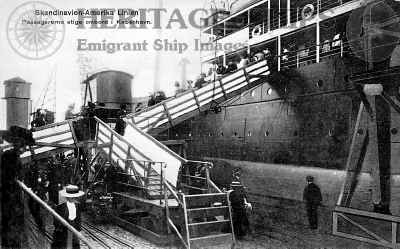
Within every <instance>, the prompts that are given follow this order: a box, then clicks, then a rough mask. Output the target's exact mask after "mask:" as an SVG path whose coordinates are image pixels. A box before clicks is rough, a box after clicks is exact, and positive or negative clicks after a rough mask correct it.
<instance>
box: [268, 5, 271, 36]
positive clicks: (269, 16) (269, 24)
mask: <svg viewBox="0 0 400 249" xmlns="http://www.w3.org/2000/svg"><path fill="white" fill-rule="evenodd" d="M267 18H268V19H267V21H268V27H267V29H268V32H270V31H271V0H269V1H268V16H267Z"/></svg>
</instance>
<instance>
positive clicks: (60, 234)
mask: <svg viewBox="0 0 400 249" xmlns="http://www.w3.org/2000/svg"><path fill="white" fill-rule="evenodd" d="M60 194H61V196H63V197H64V198H65V199H66V200H67V201H66V202H64V203H62V204H60V205H58V206H57V208H56V210H57V213H58V214H59V215H60V216H61V217H63V218H64V219H65V220H66V221H68V223H69V224H71V225H72V226H73V227H74V228H75V229H76V230H78V231H80V230H81V207H80V204H79V201H80V198H81V197H82V196H83V195H84V193H83V191H80V190H79V188H78V186H75V185H67V186H66V187H65V189H63V190H62V191H61V192H60ZM51 248H52V249H66V248H73V249H79V248H80V245H79V239H78V238H77V237H76V236H74V235H73V233H72V232H71V231H70V230H68V229H67V227H65V226H64V225H62V223H61V222H59V221H58V220H56V219H54V236H53V243H52V245H51Z"/></svg>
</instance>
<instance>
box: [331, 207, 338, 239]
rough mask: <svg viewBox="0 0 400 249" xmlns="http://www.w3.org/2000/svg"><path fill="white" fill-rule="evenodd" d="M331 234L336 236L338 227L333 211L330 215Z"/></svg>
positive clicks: (336, 216)
mask: <svg viewBox="0 0 400 249" xmlns="http://www.w3.org/2000/svg"><path fill="white" fill-rule="evenodd" d="M332 219H333V221H332V234H334V235H335V234H336V233H337V227H338V215H337V213H336V212H335V211H333V213H332Z"/></svg>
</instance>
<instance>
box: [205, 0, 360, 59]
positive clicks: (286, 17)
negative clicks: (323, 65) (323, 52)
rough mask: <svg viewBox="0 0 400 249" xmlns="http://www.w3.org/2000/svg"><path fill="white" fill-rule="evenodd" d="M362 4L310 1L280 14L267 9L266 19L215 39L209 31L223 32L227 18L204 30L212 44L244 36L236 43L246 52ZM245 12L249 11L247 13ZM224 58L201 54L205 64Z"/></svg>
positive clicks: (355, 1)
mask: <svg viewBox="0 0 400 249" xmlns="http://www.w3.org/2000/svg"><path fill="white" fill-rule="evenodd" d="M362 3H363V1H362V0H353V1H349V0H313V1H312V2H311V3H308V4H307V5H305V6H303V7H302V8H300V7H299V8H297V7H296V8H294V9H288V10H285V11H281V12H279V11H276V10H275V9H273V8H271V11H270V12H269V14H268V11H267V14H266V17H265V16H264V17H259V18H258V19H257V20H251V18H249V21H248V23H246V24H244V25H243V26H242V27H241V29H236V30H235V31H234V32H232V33H229V34H227V35H219V36H216V35H215V34H216V33H218V32H214V31H212V29H216V28H221V27H222V28H224V25H221V22H224V21H227V20H229V18H230V17H228V18H226V19H224V20H223V21H221V22H219V23H218V24H216V25H217V26H216V25H214V26H211V27H209V28H208V29H211V37H214V38H215V39H216V40H215V41H214V42H216V43H225V41H226V40H228V41H230V39H229V37H231V36H238V35H237V33H243V32H246V33H247V34H241V35H240V37H241V39H240V41H237V42H242V43H243V42H245V43H247V44H248V47H249V49H250V48H251V47H252V46H255V45H257V44H260V43H264V42H268V41H270V40H273V39H276V38H278V39H279V37H282V36H285V35H289V34H291V33H294V32H297V31H301V30H303V28H307V27H311V26H312V25H314V26H315V25H316V24H317V25H318V24H319V23H321V22H323V21H327V20H330V19H332V18H335V17H339V16H341V15H343V14H345V13H349V12H350V11H352V10H354V9H356V8H359V7H360V6H362ZM248 11H251V9H250V10H248ZM218 25H219V26H218ZM208 29H206V31H207V30H208ZM318 30H319V29H318ZM316 32H317V31H316ZM316 32H315V33H316ZM219 34H226V32H219ZM224 55H225V53H224V51H210V52H209V53H207V52H204V53H203V54H202V61H203V62H207V61H210V60H213V59H214V57H219V56H224Z"/></svg>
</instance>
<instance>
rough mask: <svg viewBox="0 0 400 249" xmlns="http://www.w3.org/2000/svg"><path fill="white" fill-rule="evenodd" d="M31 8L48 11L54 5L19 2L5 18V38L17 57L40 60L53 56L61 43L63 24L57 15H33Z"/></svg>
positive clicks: (33, 10) (33, 11) (63, 33)
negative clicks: (6, 18)
mask: <svg viewBox="0 0 400 249" xmlns="http://www.w3.org/2000/svg"><path fill="white" fill-rule="evenodd" d="M35 10H47V11H52V10H55V8H54V7H53V6H51V5H49V4H47V3H44V2H37V1H34V2H27V3H24V4H21V5H19V6H18V7H17V8H15V9H14V11H13V12H12V13H11V15H10V16H9V18H8V22H7V32H6V33H7V39H8V42H9V44H10V46H11V48H12V49H13V50H14V51H15V52H16V53H17V54H19V55H20V56H22V57H25V58H27V59H31V60H40V59H44V58H47V57H49V56H51V55H53V54H54V53H55V52H56V51H57V50H58V49H59V48H60V47H61V45H62V43H63V40H64V35H65V24H64V22H63V20H62V18H61V16H57V15H46V16H44V15H36V14H35Z"/></svg>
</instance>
